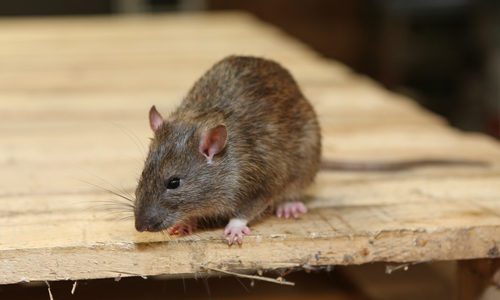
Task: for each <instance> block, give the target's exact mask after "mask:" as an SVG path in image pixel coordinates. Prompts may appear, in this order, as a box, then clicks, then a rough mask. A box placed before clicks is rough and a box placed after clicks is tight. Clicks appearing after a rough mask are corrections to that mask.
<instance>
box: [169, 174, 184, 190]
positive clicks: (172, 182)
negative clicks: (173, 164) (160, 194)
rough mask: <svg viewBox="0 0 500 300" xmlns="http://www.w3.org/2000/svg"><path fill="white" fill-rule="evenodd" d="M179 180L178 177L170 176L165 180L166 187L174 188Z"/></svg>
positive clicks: (177, 185)
mask: <svg viewBox="0 0 500 300" xmlns="http://www.w3.org/2000/svg"><path fill="white" fill-rule="evenodd" d="M180 183H181V180H180V179H179V178H178V177H172V178H170V179H169V180H167V189H169V190H174V189H176V188H178V187H179V184H180Z"/></svg>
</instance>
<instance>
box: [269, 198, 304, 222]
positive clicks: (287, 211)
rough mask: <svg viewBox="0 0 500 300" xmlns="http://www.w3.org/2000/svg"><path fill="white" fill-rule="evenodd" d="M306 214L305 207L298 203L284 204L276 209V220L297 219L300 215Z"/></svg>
mask: <svg viewBox="0 0 500 300" xmlns="http://www.w3.org/2000/svg"><path fill="white" fill-rule="evenodd" d="M306 212H307V207H306V206H305V205H304V203H302V202H300V201H293V202H285V203H282V204H280V205H279V206H278V207H277V208H276V216H277V217H278V218H283V217H284V218H287V219H288V218H290V217H294V218H298V217H299V216H300V215H301V214H305V213H306Z"/></svg>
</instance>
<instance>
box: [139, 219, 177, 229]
mask: <svg viewBox="0 0 500 300" xmlns="http://www.w3.org/2000/svg"><path fill="white" fill-rule="evenodd" d="M173 224H174V222H172V220H170V218H168V219H167V218H165V219H160V218H149V219H142V218H136V219H135V229H136V230H137V231H139V232H144V231H148V232H160V231H163V230H165V229H168V228H169V227H171V226H172V225H173Z"/></svg>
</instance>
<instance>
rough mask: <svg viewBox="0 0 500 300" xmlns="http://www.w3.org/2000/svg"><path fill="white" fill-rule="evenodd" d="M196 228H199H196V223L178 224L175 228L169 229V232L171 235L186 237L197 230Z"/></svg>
mask: <svg viewBox="0 0 500 300" xmlns="http://www.w3.org/2000/svg"><path fill="white" fill-rule="evenodd" d="M196 227H197V226H196V222H195V221H191V222H186V223H178V224H175V225H174V226H172V227H170V228H168V229H167V232H168V234H170V235H179V236H184V235H189V234H192V233H193V232H194V231H195V230H196Z"/></svg>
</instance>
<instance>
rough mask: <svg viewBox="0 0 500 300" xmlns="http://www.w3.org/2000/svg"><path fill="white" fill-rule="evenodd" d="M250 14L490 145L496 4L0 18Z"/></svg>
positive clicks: (255, 7)
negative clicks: (482, 137)
mask: <svg viewBox="0 0 500 300" xmlns="http://www.w3.org/2000/svg"><path fill="white" fill-rule="evenodd" d="M226 9H233V10H234V9H237V10H245V11H248V12H251V13H252V14H254V15H255V16H257V17H259V18H260V19H262V20H264V21H266V22H269V23H272V24H274V25H276V26H278V27H280V28H281V29H282V30H284V31H285V32H287V33H289V34H290V35H292V36H294V37H296V38H298V39H300V40H302V41H303V42H305V43H307V44H309V45H310V46H311V47H312V48H314V49H315V50H316V51H318V52H319V53H321V54H322V55H324V56H326V57H331V58H334V59H337V60H339V61H341V62H343V63H345V64H347V65H348V66H350V67H351V68H353V69H354V70H356V71H357V72H360V73H363V74H366V75H368V76H371V77H372V78H374V79H376V80H377V81H379V82H380V83H382V84H383V85H384V86H386V87H387V88H389V89H391V90H394V91H397V92H400V93H404V94H407V95H409V96H411V97H412V98H414V99H416V100H417V101H418V102H419V103H421V104H422V105H423V106H425V107H426V108H428V109H430V110H432V111H434V112H436V113H439V114H441V115H443V116H445V117H446V118H447V119H448V120H449V122H450V123H451V124H452V125H453V126H456V127H458V128H461V129H464V130H468V131H479V132H485V133H488V134H490V135H492V136H495V137H497V138H499V137H500V87H499V85H500V1H495V0H476V1H467V0H378V1H377V0H371V1H370V0H350V1H342V0H309V1H301V0H273V1H268V0H252V1H237V0H113V1H112V0H45V1H39V0H17V1H1V2H0V15H1V16H25V15H66V14H70V15H73V14H77V15H81V14H124V13H157V12H164V11H169V12H172V11H179V12H182V11H188V10H226Z"/></svg>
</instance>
